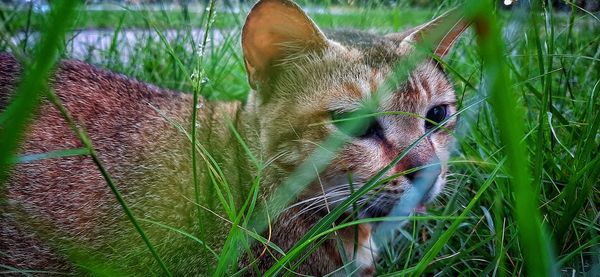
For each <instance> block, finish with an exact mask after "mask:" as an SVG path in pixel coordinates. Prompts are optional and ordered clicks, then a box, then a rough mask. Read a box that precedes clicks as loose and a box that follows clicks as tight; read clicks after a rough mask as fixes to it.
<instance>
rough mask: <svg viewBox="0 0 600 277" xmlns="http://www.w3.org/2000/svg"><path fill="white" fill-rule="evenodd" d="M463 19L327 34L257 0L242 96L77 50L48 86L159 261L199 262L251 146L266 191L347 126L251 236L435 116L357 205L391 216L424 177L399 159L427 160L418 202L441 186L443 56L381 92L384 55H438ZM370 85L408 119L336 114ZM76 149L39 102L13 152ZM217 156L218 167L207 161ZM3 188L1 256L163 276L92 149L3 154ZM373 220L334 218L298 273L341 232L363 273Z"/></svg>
mask: <svg viewBox="0 0 600 277" xmlns="http://www.w3.org/2000/svg"><path fill="white" fill-rule="evenodd" d="M467 26H468V23H467V22H466V21H465V20H463V19H462V18H460V17H457V16H456V14H455V13H447V14H445V15H442V16H440V17H438V18H436V19H434V20H432V21H431V22H428V23H425V24H423V25H420V26H417V27H415V28H412V29H409V30H406V31H403V32H399V33H392V34H388V35H385V36H377V35H374V34H370V33H365V32H358V31H332V32H328V33H327V35H326V34H325V33H324V32H323V31H321V30H320V29H319V28H318V27H317V26H316V25H315V23H314V22H313V21H312V20H311V19H310V18H309V17H308V16H307V15H306V14H305V13H304V12H303V11H302V9H301V8H300V7H299V6H297V5H296V4H295V3H293V2H291V1H288V0H261V1H258V2H257V3H256V4H255V6H254V7H253V8H252V10H251V11H250V13H249V15H248V17H247V19H246V22H245V24H244V27H243V30H242V50H243V55H244V63H245V67H246V71H247V76H248V83H249V85H250V87H251V91H250V96H249V98H248V101H247V103H245V104H242V103H238V102H228V103H221V102H211V101H206V100H204V99H200V100H199V103H194V102H193V97H192V95H190V94H185V93H180V92H174V91H169V90H165V89H161V88H158V87H155V86H153V85H149V84H144V83H141V82H138V81H136V80H133V79H130V78H127V77H125V76H122V75H118V74H115V73H112V72H109V71H106V70H102V69H98V68H96V67H94V66H92V65H89V64H86V63H83V62H79V61H63V62H61V64H60V66H59V68H58V69H57V70H56V72H55V74H54V77H53V78H52V79H51V87H52V88H53V91H55V92H56V94H57V95H58V97H59V98H60V100H61V101H62V103H63V104H64V106H65V107H66V109H67V110H68V111H69V113H70V114H71V115H72V117H73V118H74V119H75V121H76V123H77V124H78V126H79V127H81V128H84V129H85V130H86V131H87V132H88V133H89V136H90V138H91V140H92V143H93V145H94V146H95V149H96V151H97V153H98V156H99V158H100V160H101V161H102V163H103V164H104V165H105V167H106V169H107V171H108V172H109V173H110V175H111V176H112V178H113V179H114V180H115V183H116V184H117V188H118V189H119V190H120V192H121V193H122V195H123V198H124V200H125V202H126V203H127V204H128V205H129V207H130V208H131V211H132V213H133V214H134V215H135V216H136V217H137V218H139V219H140V220H139V224H140V225H141V226H142V228H143V230H144V231H145V232H146V234H147V235H148V237H149V239H150V240H151V241H152V242H153V243H154V245H155V247H156V251H157V253H158V254H159V256H160V257H162V258H163V260H164V263H165V264H166V265H167V267H168V268H169V269H170V270H171V272H172V273H173V274H175V275H186V276H187V275H198V274H207V273H208V272H206V270H207V269H208V268H212V267H213V266H214V264H215V262H216V260H217V259H218V257H217V256H216V253H213V254H211V251H214V249H217V250H218V249H220V247H221V246H222V244H223V242H224V241H225V239H226V238H227V232H228V230H229V229H230V227H231V223H230V222H229V223H228V222H227V221H226V220H224V219H223V218H224V217H226V210H227V209H228V207H224V206H223V204H221V201H219V200H218V199H217V196H218V195H219V193H222V194H226V195H225V197H229V196H231V197H232V199H233V200H232V201H231V202H227V201H225V202H227V203H231V205H235V206H236V207H240V206H241V205H242V204H243V201H244V199H246V197H247V195H248V193H249V190H250V184H251V183H252V182H253V180H254V178H255V174H256V172H257V170H258V169H257V168H255V164H253V163H252V162H251V160H252V159H253V158H254V159H259V160H261V161H264V162H265V163H264V164H265V165H266V167H265V169H264V172H263V173H262V175H263V176H261V179H260V180H261V181H260V182H261V184H260V190H261V191H260V199H262V201H263V202H264V201H268V199H269V197H270V196H271V195H272V194H273V192H274V191H276V190H277V188H278V187H279V186H281V185H282V184H283V183H284V182H285V180H286V178H287V177H288V176H290V174H292V172H294V171H295V170H297V169H298V167H299V166H300V164H302V163H303V162H305V161H307V159H308V158H309V156H310V155H311V154H312V153H314V152H315V151H317V150H318V149H319V143H320V142H322V141H323V140H324V139H325V138H327V137H328V136H330V135H331V134H334V133H336V134H338V133H340V134H342V136H345V139H346V142H345V143H344V144H343V145H342V146H341V148H340V149H338V150H337V152H336V153H335V155H334V156H333V157H332V160H331V162H330V163H329V164H328V165H327V166H326V167H325V168H324V169H323V170H322V171H320V173H319V174H318V177H317V178H316V179H315V180H313V181H312V182H310V184H308V185H307V186H306V188H304V189H303V190H302V192H301V193H299V194H298V195H297V196H295V197H294V198H293V199H294V201H292V202H290V203H287V204H286V205H287V206H286V208H285V209H283V212H282V213H281V214H280V215H279V216H277V217H276V218H274V219H272V221H273V222H272V224H271V225H270V226H269V230H268V231H265V233H264V237H268V238H269V240H270V242H272V243H273V244H275V245H277V246H279V247H280V248H281V249H283V250H284V251H287V250H289V249H290V248H291V247H292V246H293V245H294V244H295V243H296V242H297V241H298V240H299V239H300V238H301V237H302V236H303V235H304V234H305V233H306V232H307V231H308V230H309V229H310V228H311V227H312V226H313V225H314V224H315V223H317V222H318V221H319V220H320V219H321V218H322V217H324V216H325V215H326V214H327V209H326V208H331V209H333V208H335V205H336V204H338V203H340V201H342V200H343V199H345V198H346V197H348V196H349V195H350V193H351V190H350V189H349V181H348V176H349V175H351V177H352V184H355V185H356V188H359V187H360V186H361V185H362V184H365V183H366V182H368V181H369V180H370V179H371V178H372V177H373V176H374V175H375V174H377V172H378V171H380V170H381V169H382V168H384V167H385V166H387V165H388V164H389V163H390V162H391V161H392V160H393V159H394V158H395V157H396V156H398V155H399V154H400V153H401V152H402V151H403V150H404V149H406V148H407V147H408V146H409V145H410V144H411V143H412V142H414V141H416V140H417V139H418V138H419V137H421V136H423V135H424V134H425V132H427V131H431V130H432V129H433V128H434V127H435V126H436V124H437V123H443V124H444V125H443V128H440V129H437V130H434V131H431V134H430V135H428V136H427V137H426V138H425V139H423V140H421V141H419V142H418V143H416V144H415V145H414V147H413V148H412V149H411V150H410V151H409V152H408V153H407V154H406V156H405V157H403V158H402V159H401V160H400V162H398V163H397V165H395V166H394V167H393V168H392V169H391V170H390V172H389V173H387V174H386V176H388V177H389V176H394V177H393V178H391V180H389V181H388V182H386V183H385V184H384V185H383V186H382V187H379V188H378V190H377V191H376V192H375V193H376V195H375V196H376V197H375V198H374V199H371V200H369V201H368V205H365V206H364V207H363V208H362V210H360V212H359V216H360V217H365V218H366V217H380V216H386V215H388V214H389V213H390V211H391V210H392V209H393V207H394V206H395V205H396V204H398V203H399V202H400V199H401V198H402V197H403V195H405V194H406V191H408V190H410V188H411V186H412V185H414V182H415V180H416V179H418V178H419V177H420V176H421V175H423V172H424V170H414V171H411V169H414V168H416V169H418V168H421V167H428V166H429V167H430V168H434V170H433V171H431V170H429V171H428V172H427V174H429V175H432V176H433V179H432V180H431V184H429V185H430V187H431V188H430V189H429V191H428V192H427V194H426V195H425V196H424V197H423V199H420V201H419V203H417V207H418V209H423V205H424V204H426V203H427V202H429V201H431V200H432V199H433V198H435V196H436V195H437V194H439V192H440V190H441V189H442V187H443V186H444V182H445V175H446V171H447V160H448V158H449V152H450V147H451V146H452V144H453V138H452V136H451V130H452V129H453V128H454V126H455V124H456V118H455V117H452V116H451V115H453V114H454V113H456V101H455V96H454V90H453V87H452V85H451V82H450V81H449V79H448V77H447V76H446V75H445V73H444V72H443V69H442V67H441V65H439V64H438V63H437V62H435V61H434V60H433V59H431V58H426V59H425V60H423V61H421V62H420V63H419V64H418V65H417V66H416V67H415V68H414V69H413V70H412V72H411V73H410V75H409V76H408V80H407V81H406V82H404V83H403V84H401V85H399V86H398V87H396V88H394V91H392V92H391V93H387V94H385V93H380V92H379V91H381V88H383V87H384V83H385V81H386V78H387V76H389V75H390V74H391V73H392V71H393V69H394V67H395V65H396V64H398V63H399V62H402V61H403V60H404V59H406V58H407V57H411V56H412V55H415V53H416V51H417V50H415V49H416V47H415V45H416V44H419V43H421V42H424V41H427V40H428V42H430V45H433V46H434V47H433V48H432V49H431V50H432V51H433V53H434V54H436V55H438V56H441V57H443V56H444V55H445V54H446V53H447V52H448V51H449V50H450V48H451V46H452V44H453V43H454V41H455V40H456V39H457V38H458V37H459V35H460V34H461V33H462V32H463V31H464V30H465V29H466V28H467ZM440 30H441V31H440ZM440 32H441V33H440ZM21 71H22V68H21V66H20V64H19V62H18V61H17V60H16V59H15V58H14V57H13V56H11V55H9V54H0V99H2V101H0V111H3V110H4V109H5V108H6V106H8V105H9V95H10V94H11V93H12V91H13V90H14V89H15V87H16V86H17V85H18V79H19V76H20V74H21ZM378 93H380V94H381V95H382V97H383V96H385V97H384V99H382V100H381V101H379V102H377V103H378V104H377V106H376V108H375V109H376V110H377V111H378V112H405V113H413V114H416V115H419V116H420V117H415V116H408V115H403V114H393V113H391V114H379V115H377V116H376V117H375V118H374V119H373V120H370V121H368V123H367V124H366V125H365V126H364V127H361V128H359V129H358V130H346V129H344V127H343V124H340V123H339V122H337V121H336V120H337V119H339V118H342V119H343V118H347V117H348V116H349V115H351V114H352V112H353V111H355V110H357V109H358V108H359V107H361V105H363V103H364V102H365V101H366V100H368V99H370V98H372V97H373V96H375V95H377V94H378ZM193 109H197V110H198V117H197V124H196V125H197V126H198V129H197V131H198V136H197V143H196V146H194V147H195V149H196V151H198V152H197V153H198V154H197V157H198V166H197V169H198V173H199V175H198V183H199V191H195V186H194V182H193V178H192V176H193V172H192V171H193V170H192V159H191V149H192V143H191V141H190V136H189V134H190V132H191V127H190V126H191V124H192V122H191V115H192V110H193ZM0 128H1V126H0ZM233 129H235V130H236V132H237V133H234V132H232V130H233ZM0 130H1V129H0ZM238 135H239V136H240V137H241V138H243V141H244V142H245V143H246V144H247V145H248V148H246V147H244V146H243V145H242V144H241V143H240V142H239V139H238ZM82 147H83V144H82V143H81V141H80V139H79V138H78V137H77V136H76V135H75V134H74V132H72V130H71V129H70V128H69V125H68V123H67V121H66V120H65V119H64V117H63V116H62V115H61V113H60V112H59V111H58V109H57V108H56V107H55V106H54V105H52V104H51V103H50V102H48V101H44V102H43V103H42V105H41V107H40V108H39V109H38V111H37V112H36V114H35V119H34V120H33V121H32V122H31V125H30V126H29V128H28V130H27V135H26V137H25V139H24V140H23V142H22V147H21V148H20V149H19V153H20V154H21V155H30V154H36V153H46V152H49V151H54V150H61V149H77V148H82ZM251 156H252V157H251ZM432 164H433V165H437V166H430V165H432ZM216 165H218V168H220V169H221V170H222V173H216V172H215V171H214V170H215V168H216ZM405 171H406V173H403V172H405ZM399 173H400V174H399ZM214 179H217V181H218V182H217V183H223V182H227V183H228V184H229V186H228V187H229V188H230V189H231V191H230V192H222V191H221V190H220V189H221V188H220V187H214V186H213V185H212V184H213V183H215V182H214ZM211 180H213V181H211ZM0 195H1V196H2V198H1V200H2V202H0V205H1V206H0V211H1V214H0V264H1V265H4V266H9V267H10V268H15V269H23V270H26V269H32V270H47V271H58V272H74V273H79V274H84V273H86V272H89V271H90V270H91V272H97V271H100V272H105V273H106V272H108V273H111V272H113V273H114V272H118V273H120V274H134V275H148V274H162V272H161V271H160V267H159V264H158V262H156V260H155V259H154V258H153V257H152V255H151V254H150V252H149V251H148V249H147V247H146V246H145V244H144V243H143V242H142V240H140V239H139V235H138V233H137V232H136V230H135V229H134V228H133V226H132V224H131V222H130V221H128V219H127V217H126V215H125V214H124V212H123V210H122V207H121V206H120V205H119V203H118V202H117V201H116V200H115V196H114V194H113V192H111V190H110V189H109V187H108V186H107V185H106V182H105V180H104V178H103V176H102V175H101V174H100V173H99V171H98V168H97V166H96V165H95V164H94V162H93V161H92V159H91V158H90V157H89V156H85V155H83V156H82V155H79V156H77V155H76V156H65V157H58V158H48V159H40V160H34V161H31V162H26V163H19V164H16V165H15V167H14V168H13V170H12V172H11V174H10V175H9V179H8V181H7V182H6V184H5V185H4V187H3V192H2V194H0ZM195 195H199V196H198V198H195ZM327 200H329V201H330V202H331V205H330V207H329V203H328V202H327ZM365 201H366V200H365ZM196 202H198V203H201V205H197V204H196ZM311 205H312V206H311ZM199 222H200V223H199ZM202 222H207V223H208V222H217V223H218V224H202ZM165 226H171V227H172V228H176V229H178V230H180V231H181V232H186V233H189V234H194V235H197V234H204V236H202V237H203V238H206V241H203V242H202V243H199V242H197V241H194V240H192V239H189V238H186V237H185V236H183V235H182V234H181V233H177V232H175V231H173V230H171V229H169V227H165ZM377 226H378V225H377V224H368V223H365V224H360V225H358V227H357V228H346V229H341V230H339V231H338V232H337V233H336V236H337V238H339V240H336V239H333V237H332V238H331V239H327V240H325V241H324V242H323V243H322V244H320V245H319V246H318V247H317V248H316V250H315V251H314V252H312V254H310V255H308V256H307V258H306V259H305V260H304V261H303V262H302V263H301V264H300V265H299V266H298V267H297V268H295V269H294V270H295V272H297V273H302V274H309V275H317V276H322V275H326V274H328V273H332V272H338V274H341V273H340V272H343V271H339V269H340V268H341V267H343V266H344V264H343V262H342V255H341V254H340V253H339V252H338V246H337V243H338V241H341V243H342V246H343V249H344V251H345V256H346V257H347V258H348V259H349V261H353V262H352V263H353V264H354V265H355V266H356V268H357V270H358V271H357V272H358V273H359V274H360V275H372V274H374V272H375V262H376V260H377V255H378V249H379V248H380V246H378V245H376V242H375V241H374V238H373V232H374V231H375V230H376V228H377ZM355 230H357V231H358V234H355ZM355 237H357V238H358V243H357V244H358V245H356V246H355V244H356V242H355V239H354V238H355ZM355 247H356V249H355ZM265 250H266V248H265V246H264V245H263V244H261V243H254V244H253V246H251V252H250V254H249V255H245V256H244V257H243V258H241V259H240V262H239V263H240V266H242V267H241V268H242V269H245V270H246V271H245V274H247V275H254V274H256V275H260V274H261V273H264V272H265V271H266V270H267V269H268V268H269V267H270V266H272V265H273V264H274V262H275V261H276V259H279V258H280V256H278V254H277V253H276V251H265ZM107 264H108V266H103V265H107Z"/></svg>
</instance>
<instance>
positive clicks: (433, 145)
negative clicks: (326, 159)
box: [243, 1, 456, 217]
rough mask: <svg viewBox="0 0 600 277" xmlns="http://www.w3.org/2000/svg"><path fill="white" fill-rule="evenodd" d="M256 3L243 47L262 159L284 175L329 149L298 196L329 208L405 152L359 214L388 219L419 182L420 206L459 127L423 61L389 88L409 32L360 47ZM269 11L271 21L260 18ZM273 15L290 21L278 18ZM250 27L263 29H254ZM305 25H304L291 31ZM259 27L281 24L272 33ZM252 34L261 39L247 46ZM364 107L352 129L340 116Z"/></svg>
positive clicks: (277, 4)
mask: <svg viewBox="0 0 600 277" xmlns="http://www.w3.org/2000/svg"><path fill="white" fill-rule="evenodd" d="M261 3H262V6H261V5H258V8H256V7H255V8H254V9H253V11H252V12H251V13H250V15H249V18H248V21H247V23H246V26H245V30H244V38H243V42H244V52H245V55H246V66H247V69H248V73H249V79H250V83H251V85H252V86H253V87H254V88H255V89H256V91H257V93H258V98H259V100H258V101H259V103H258V111H259V112H260V114H261V119H260V120H261V133H262V142H263V146H264V148H265V151H266V154H267V155H268V158H274V162H273V165H274V166H275V167H276V168H277V169H278V170H280V171H282V172H285V173H290V172H291V171H293V170H294V169H296V168H297V166H298V165H300V164H301V163H303V162H304V161H306V160H307V159H308V158H309V157H310V156H311V155H312V154H313V153H315V151H331V153H333V158H332V161H331V162H330V163H329V165H328V166H327V167H326V168H325V169H324V170H322V171H321V172H320V173H319V174H318V177H317V179H316V180H315V181H314V182H312V183H311V184H310V185H309V186H308V187H307V188H306V189H305V190H304V192H303V193H302V195H301V199H300V201H305V202H304V203H305V204H306V209H305V210H306V211H307V212H308V211H315V210H316V209H318V207H323V206H324V205H330V206H335V204H338V203H339V202H340V201H342V200H343V199H345V197H347V196H348V195H350V194H351V192H352V191H353V190H356V189H358V188H359V187H360V186H361V185H363V184H365V183H366V182H368V181H369V180H370V179H371V178H372V177H373V176H375V175H376V174H377V173H378V172H379V171H380V170H381V169H383V168H384V167H386V166H387V165H389V164H390V163H391V162H392V161H393V160H394V159H395V158H396V157H397V156H398V155H400V154H401V153H402V152H403V151H405V150H407V149H409V148H410V151H408V152H407V153H406V155H405V156H404V158H402V159H401V160H400V162H398V163H397V164H396V165H395V166H394V167H393V168H391V170H389V171H388V173H387V174H386V177H389V178H388V180H387V181H386V182H384V184H383V185H381V186H378V187H377V188H376V189H375V190H374V191H372V192H370V193H369V194H368V195H366V196H364V197H363V199H361V200H360V201H359V202H358V203H359V204H362V209H361V210H362V211H361V215H362V216H367V217H373V216H383V215H386V214H388V213H389V212H390V210H391V209H392V207H393V206H394V205H395V204H396V203H398V202H399V200H400V199H401V198H402V197H403V196H404V195H405V194H406V192H407V191H408V190H410V189H411V188H412V187H414V185H415V182H420V181H422V180H426V182H427V184H425V186H426V188H427V189H426V190H425V192H424V193H423V195H422V196H421V198H420V199H419V201H418V202H419V203H420V204H424V203H425V202H428V201H430V200H432V199H433V198H434V197H435V196H436V195H437V194H439V192H440V191H441V189H442V187H443V185H444V182H445V174H446V168H447V166H446V162H447V160H448V156H449V151H450V147H451V145H452V141H453V140H452V137H451V135H450V134H449V132H450V131H451V130H452V129H453V127H454V125H455V119H454V118H453V117H451V115H452V114H454V113H455V112H456V106H455V97H454V90H453V88H452V85H451V84H450V83H449V81H448V79H447V77H446V76H445V74H444V73H443V71H442V70H441V69H440V68H439V67H438V66H436V64H435V63H434V62H432V61H431V60H429V59H427V60H424V61H421V62H420V63H419V64H418V65H417V66H416V68H415V69H414V70H413V71H411V73H410V74H409V77H408V78H407V79H406V80H403V81H401V82H400V83H398V84H397V85H391V86H390V85H386V84H389V82H386V81H389V76H390V75H391V73H392V71H393V70H394V68H396V65H397V64H398V63H401V62H402V61H403V60H404V59H406V58H407V57H408V56H409V55H411V53H413V51H412V49H413V47H412V42H410V41H407V38H408V39H411V35H412V36H413V37H414V34H413V33H411V32H408V33H405V34H394V35H390V36H386V37H375V36H371V35H364V36H363V37H362V38H361V41H356V39H353V38H356V36H358V35H360V34H358V33H352V32H350V33H337V34H332V37H339V38H340V39H338V40H337V41H335V40H333V39H328V38H326V37H325V35H324V34H322V33H321V32H320V31H319V30H318V29H317V28H316V27H315V26H314V25H312V22H311V21H310V20H309V19H308V18H307V17H306V16H305V15H304V13H302V12H301V11H300V10H299V9H298V8H297V7H296V6H295V5H293V4H290V3H289V2H287V1H263V2H261ZM264 3H266V4H264ZM263 10H264V11H263ZM267 11H268V14H269V15H271V16H269V17H268V19H263V18H261V14H262V13H265V14H266V13H267ZM274 14H285V15H286V16H283V17H282V18H281V19H278V18H277V16H273V15H274ZM290 18H291V19H290ZM273 21H275V22H273ZM286 22H287V23H286ZM289 22H291V23H289ZM302 22H304V23H302ZM261 23H262V24H261ZM254 24H258V25H260V26H261V27H263V28H262V29H258V31H256V30H252V29H250V28H252V27H253V25H254ZM290 24H291V25H290ZM302 24H310V25H308V27H306V26H302V27H301V28H300V29H298V30H294V29H295V28H298V25H302ZM287 25H290V26H287ZM264 26H277V27H278V28H274V30H271V32H269V30H265V28H264ZM265 32H267V33H266V35H265ZM273 35H275V37H272V36H273ZM249 36H252V37H250V38H249ZM255 36H256V37H260V38H258V39H257V40H253V38H254V37H255ZM269 39H271V40H273V41H269ZM256 45H259V46H256ZM440 45H441V44H440ZM261 46H263V47H266V48H265V49H260V48H261ZM447 47H449V44H448V45H447ZM446 50H447V49H443V51H444V52H445V51H446ZM258 56H264V57H268V59H270V60H265V58H264V57H263V58H258V59H257V57H258ZM261 64H262V65H261ZM365 110H368V111H369V113H368V114H369V115H370V116H368V117H367V118H368V120H361V121H359V122H358V123H356V124H358V125H360V126H358V127H353V126H352V125H346V123H347V122H348V121H344V119H350V118H352V117H353V116H356V113H357V111H358V112H362V111H365ZM374 114H375V115H374ZM439 122H444V125H443V128H439V129H437V130H436V131H433V132H432V133H430V134H429V135H427V136H425V134H426V132H428V131H431V130H432V129H435V126H436V124H435V123H439ZM356 124H355V125H356ZM349 128H354V129H349ZM331 136H338V137H341V138H343V139H344V140H345V143H344V144H343V145H342V146H341V147H339V148H337V149H328V147H329V146H327V145H326V144H324V141H326V140H327V139H328V138H330V137H331ZM419 139H420V140H419ZM417 141H418V142H417ZM415 142H416V143H415ZM411 144H412V147H411ZM425 175H427V176H425ZM424 176H425V177H424ZM423 177H424V178H423Z"/></svg>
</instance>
